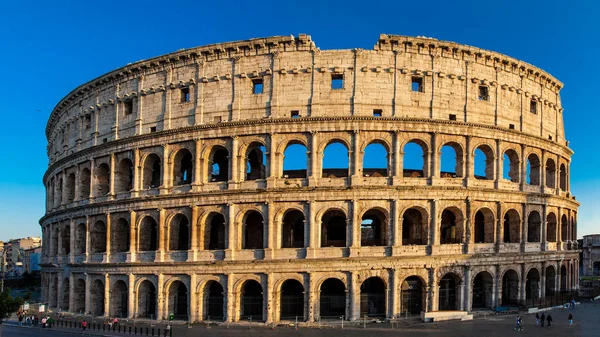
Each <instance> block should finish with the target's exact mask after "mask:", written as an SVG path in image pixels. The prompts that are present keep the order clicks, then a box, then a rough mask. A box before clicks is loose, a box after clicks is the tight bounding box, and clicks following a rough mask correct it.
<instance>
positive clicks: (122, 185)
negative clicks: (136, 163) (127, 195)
mask: <svg viewBox="0 0 600 337" xmlns="http://www.w3.org/2000/svg"><path fill="white" fill-rule="evenodd" d="M132 189H133V163H132V162H131V160H130V159H129V158H124V159H122V160H121V161H120V162H119V164H117V168H116V172H115V192H117V193H119V192H129V191H131V190H132Z"/></svg>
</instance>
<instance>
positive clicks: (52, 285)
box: [49, 276, 58, 308]
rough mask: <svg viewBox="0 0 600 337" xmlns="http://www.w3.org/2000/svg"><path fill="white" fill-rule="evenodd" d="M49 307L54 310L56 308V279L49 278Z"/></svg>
mask: <svg viewBox="0 0 600 337" xmlns="http://www.w3.org/2000/svg"><path fill="white" fill-rule="evenodd" d="M49 297H50V301H49V302H50V303H49V304H50V307H52V308H56V307H57V306H58V277H57V276H51V279H50V296H49Z"/></svg>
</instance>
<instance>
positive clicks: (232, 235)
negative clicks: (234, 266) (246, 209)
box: [225, 203, 238, 260]
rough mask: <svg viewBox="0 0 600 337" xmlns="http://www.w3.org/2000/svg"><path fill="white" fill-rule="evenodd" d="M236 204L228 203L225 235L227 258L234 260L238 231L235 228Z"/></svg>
mask: <svg viewBox="0 0 600 337" xmlns="http://www.w3.org/2000/svg"><path fill="white" fill-rule="evenodd" d="M235 227H236V226H235V204H234V203H228V204H227V224H226V226H225V235H226V236H227V247H225V260H233V258H234V256H235V251H236V250H237V249H238V247H237V246H236V241H237V240H236V235H237V231H236V228H235Z"/></svg>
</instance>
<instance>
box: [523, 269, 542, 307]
mask: <svg viewBox="0 0 600 337" xmlns="http://www.w3.org/2000/svg"><path fill="white" fill-rule="evenodd" d="M538 298H540V273H539V272H538V270H537V269H535V268H533V269H531V270H530V271H529V272H528V273H527V284H526V285H525V299H527V300H537V299H538Z"/></svg>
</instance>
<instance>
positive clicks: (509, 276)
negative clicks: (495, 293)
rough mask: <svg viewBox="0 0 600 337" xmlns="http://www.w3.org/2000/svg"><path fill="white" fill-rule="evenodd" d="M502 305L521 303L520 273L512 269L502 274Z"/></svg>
mask: <svg viewBox="0 0 600 337" xmlns="http://www.w3.org/2000/svg"><path fill="white" fill-rule="evenodd" d="M502 305H519V274H517V272H516V271H514V270H512V269H509V270H507V271H506V272H505V273H504V276H502Z"/></svg>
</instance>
